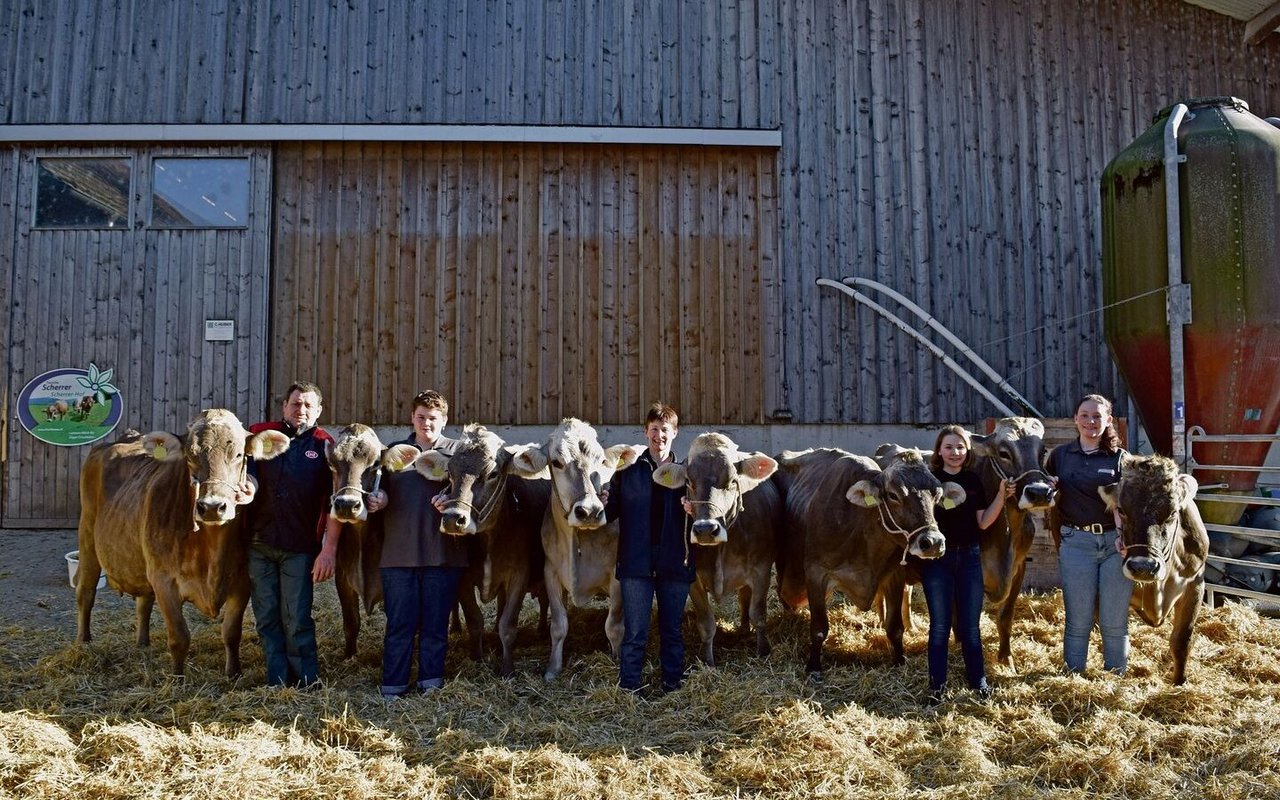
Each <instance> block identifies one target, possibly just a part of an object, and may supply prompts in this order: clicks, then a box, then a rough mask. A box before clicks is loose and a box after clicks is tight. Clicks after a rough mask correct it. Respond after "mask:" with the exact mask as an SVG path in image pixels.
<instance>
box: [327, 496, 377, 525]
mask: <svg viewBox="0 0 1280 800" xmlns="http://www.w3.org/2000/svg"><path fill="white" fill-rule="evenodd" d="M329 513H331V514H333V517H334V519H336V520H338V521H339V522H364V521H365V520H366V519H368V518H369V507H368V506H366V505H365V504H364V498H363V497H361V496H360V495H358V494H339V495H335V496H334V498H333V502H332V503H331V504H330V508H329Z"/></svg>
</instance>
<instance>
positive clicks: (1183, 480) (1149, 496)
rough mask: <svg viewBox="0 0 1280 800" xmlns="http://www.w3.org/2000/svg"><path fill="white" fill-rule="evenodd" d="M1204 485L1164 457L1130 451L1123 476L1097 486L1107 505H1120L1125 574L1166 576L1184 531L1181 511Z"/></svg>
mask: <svg viewBox="0 0 1280 800" xmlns="http://www.w3.org/2000/svg"><path fill="white" fill-rule="evenodd" d="M1198 488H1199V485H1198V484H1197V483H1196V479H1195V478H1193V477H1191V476H1190V475H1183V474H1181V473H1179V471H1178V465H1177V464H1176V463H1174V461H1173V460H1172V459H1169V458H1165V457H1164V456H1125V457H1123V458H1121V459H1120V480H1119V481H1118V482H1116V483H1113V484H1110V485H1109V486H1101V487H1099V488H1098V494H1100V495H1102V499H1103V500H1105V501H1106V503H1107V507H1108V508H1111V509H1119V511H1120V523H1121V526H1120V527H1121V531H1120V537H1121V541H1122V543H1123V546H1124V554H1125V558H1124V573H1125V575H1127V576H1128V577H1129V578H1130V579H1131V580H1134V581H1136V582H1138V583H1149V582H1151V581H1154V580H1158V579H1160V578H1162V577H1163V576H1164V574H1165V570H1167V569H1168V568H1169V560H1170V558H1171V556H1172V555H1173V549H1174V547H1175V546H1176V545H1177V542H1178V536H1179V535H1180V534H1181V532H1182V515H1183V513H1184V512H1185V511H1186V510H1187V507H1188V506H1190V505H1191V504H1192V503H1193V502H1194V500H1195V497H1196V490H1197V489H1198Z"/></svg>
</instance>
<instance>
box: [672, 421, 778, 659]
mask: <svg viewBox="0 0 1280 800" xmlns="http://www.w3.org/2000/svg"><path fill="white" fill-rule="evenodd" d="M777 469H778V462H776V461H774V460H773V459H772V458H770V457H769V456H767V455H765V454H764V453H743V452H740V451H739V450H738V446H737V445H736V444H734V442H733V440H732V439H730V438H729V437H728V436H725V435H723V434H719V433H704V434H702V435H701V436H699V437H698V438H696V439H694V440H693V444H692V445H691V446H690V447H689V456H688V458H687V459H686V461H685V463H684V464H674V463H667V464H663V465H662V466H660V467H658V468H657V469H656V470H654V473H653V480H654V482H655V483H658V484H660V485H662V486H666V487H667V488H669V489H677V488H679V487H681V486H687V487H688V490H687V496H688V498H689V502H690V503H691V504H692V506H693V521H692V523H690V526H689V542H690V543H691V544H693V545H695V546H696V547H697V555H696V556H695V557H694V562H695V563H696V564H697V579H696V580H695V581H694V583H693V586H692V587H690V597H691V598H692V600H693V611H694V618H695V619H696V620H697V623H698V633H699V635H700V636H701V639H702V660H703V661H705V662H706V663H707V664H708V665H709V666H715V663H716V662H715V648H714V644H715V635H716V612H715V608H714V606H713V603H712V601H713V598H714V600H716V601H720V600H723V599H724V598H725V597H726V596H727V595H728V594H729V593H730V592H735V593H736V594H737V596H738V610H739V614H740V622H739V626H738V630H739V632H741V633H746V632H748V631H749V630H751V626H753V625H754V626H755V629H756V653H757V654H758V655H761V656H767V655H768V654H769V639H768V637H767V636H766V635H765V616H766V600H767V599H768V592H769V579H770V577H771V576H772V573H773V564H774V562H775V561H776V560H777V555H778V538H777V536H778V532H779V531H780V530H781V528H782V498H781V496H780V495H779V494H778V488H777V487H776V486H775V485H774V484H773V482H772V481H770V480H769V477H770V476H771V475H773V473H774V472H775V471H776V470H777Z"/></svg>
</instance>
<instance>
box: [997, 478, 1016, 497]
mask: <svg viewBox="0 0 1280 800" xmlns="http://www.w3.org/2000/svg"><path fill="white" fill-rule="evenodd" d="M1017 489H1018V484H1016V483H1014V481H1013V479H1012V478H1005V479H1004V480H1002V481H1000V496H1001V497H1003V498H1004V499H1005V500H1008V499H1010V498H1012V497H1013V495H1014V492H1016V491H1017Z"/></svg>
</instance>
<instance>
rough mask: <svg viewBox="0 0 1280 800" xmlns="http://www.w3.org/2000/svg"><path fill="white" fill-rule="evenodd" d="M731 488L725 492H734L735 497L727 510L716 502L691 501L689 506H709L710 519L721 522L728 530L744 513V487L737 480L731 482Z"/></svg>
mask: <svg viewBox="0 0 1280 800" xmlns="http://www.w3.org/2000/svg"><path fill="white" fill-rule="evenodd" d="M729 486H730V488H729V489H726V490H725V491H732V492H733V493H734V495H733V500H732V502H731V503H730V504H729V505H728V507H726V508H722V507H720V506H719V505H717V504H716V502H715V501H714V500H689V501H688V502H689V505H691V506H694V507H697V506H707V508H708V509H710V518H711V519H719V520H721V524H722V525H724V527H725V530H728V529H729V528H730V527H732V526H733V523H735V522H737V521H738V515H739V514H741V513H742V507H743V504H742V487H741V486H739V485H738V481H737V480H736V479H735V480H732V481H730V482H729ZM686 499H687V498H686Z"/></svg>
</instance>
